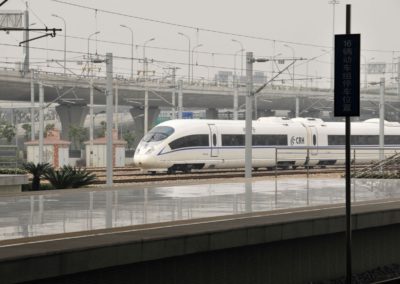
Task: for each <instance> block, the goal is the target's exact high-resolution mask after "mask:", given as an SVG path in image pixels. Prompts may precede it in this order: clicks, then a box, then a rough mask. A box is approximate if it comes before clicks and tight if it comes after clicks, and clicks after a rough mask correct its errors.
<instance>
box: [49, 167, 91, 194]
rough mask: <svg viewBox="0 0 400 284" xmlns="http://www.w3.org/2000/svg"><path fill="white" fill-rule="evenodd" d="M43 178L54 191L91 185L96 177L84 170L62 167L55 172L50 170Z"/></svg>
mask: <svg viewBox="0 0 400 284" xmlns="http://www.w3.org/2000/svg"><path fill="white" fill-rule="evenodd" d="M45 178H46V179H47V180H48V181H49V182H50V183H51V184H52V186H54V188H56V189H67V188H78V187H83V186H86V185H89V184H92V183H93V182H94V181H95V180H96V175H95V174H93V173H89V172H88V171H87V170H85V169H81V168H76V167H71V166H63V167H62V168H60V169H58V170H55V169H51V170H49V171H48V172H47V173H46V174H45Z"/></svg>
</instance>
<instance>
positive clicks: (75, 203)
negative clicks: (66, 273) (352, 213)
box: [0, 178, 400, 240]
mask: <svg viewBox="0 0 400 284" xmlns="http://www.w3.org/2000/svg"><path fill="white" fill-rule="evenodd" d="M399 183H400V181H398V180H353V181H352V201H353V202H357V201H366V200H376V199H385V198H390V197H400V190H398V187H399ZM344 188H345V181H344V179H326V178H324V179H308V180H307V179H278V180H265V181H255V182H253V183H248V184H246V183H218V184H196V185H179V186H163V187H161V186H160V187H145V186H144V187H143V188H142V189H125V188H124V189H113V190H104V191H98V190H97V191H92V192H88V191H81V192H79V191H73V192H66V191H63V192H54V191H53V192H48V193H45V194H43V195H37V194H36V195H30V196H29V195H25V196H14V197H0V240H6V239H15V238H21V237H31V236H40V235H48V234H58V233H65V232H77V231H86V230H94V229H103V228H112V227H123V226H130V225H139V224H149V223H156V222H164V221H175V220H184V219H195V218H202V217H213V216H222V215H230V214H240V213H244V212H256V211H268V210H274V209H283V208H293V207H305V206H314V205H321V204H334V203H343V202H344V196H345V192H344V191H345V189H344Z"/></svg>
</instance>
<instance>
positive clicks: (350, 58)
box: [334, 34, 360, 116]
mask: <svg viewBox="0 0 400 284" xmlns="http://www.w3.org/2000/svg"><path fill="white" fill-rule="evenodd" d="M334 104H335V108H334V115H335V116H360V34H345V35H335V97H334Z"/></svg>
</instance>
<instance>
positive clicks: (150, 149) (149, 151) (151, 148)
mask: <svg viewBox="0 0 400 284" xmlns="http://www.w3.org/2000/svg"><path fill="white" fill-rule="evenodd" d="M153 151H154V147H150V148H149V149H148V150H147V151H146V155H147V154H151V152H153Z"/></svg>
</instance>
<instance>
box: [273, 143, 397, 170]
mask: <svg viewBox="0 0 400 284" xmlns="http://www.w3.org/2000/svg"><path fill="white" fill-rule="evenodd" d="M396 154H400V147H383V148H382V147H376V146H352V147H351V157H352V158H351V164H352V168H353V174H354V173H356V170H357V166H360V165H367V164H371V162H372V161H379V160H385V159H388V158H390V157H393V156H394V155H396ZM344 163H345V147H344V146H322V147H315V146H294V147H293V146H281V147H275V159H274V166H273V167H272V168H275V175H276V176H277V170H278V168H289V167H293V168H294V169H295V168H297V167H298V166H304V167H305V168H306V169H307V177H308V176H309V169H310V168H312V167H314V166H321V167H325V166H328V165H335V164H344Z"/></svg>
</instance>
